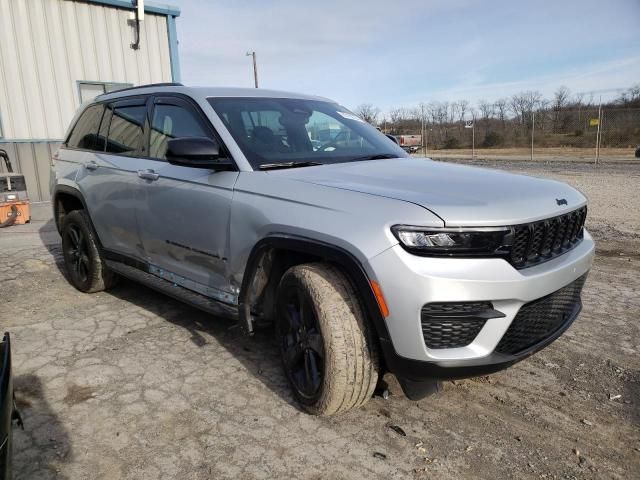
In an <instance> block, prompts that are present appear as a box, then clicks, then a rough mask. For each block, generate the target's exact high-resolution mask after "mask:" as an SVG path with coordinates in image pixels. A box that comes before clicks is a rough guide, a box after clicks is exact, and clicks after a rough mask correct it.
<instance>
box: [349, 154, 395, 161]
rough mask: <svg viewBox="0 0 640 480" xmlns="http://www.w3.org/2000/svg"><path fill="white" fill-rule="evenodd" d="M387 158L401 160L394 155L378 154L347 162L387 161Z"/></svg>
mask: <svg viewBox="0 0 640 480" xmlns="http://www.w3.org/2000/svg"><path fill="white" fill-rule="evenodd" d="M389 158H402V157H398V155H396V154H394V153H378V154H375V155H365V156H363V157H356V158H352V159H351V160H349V161H350V162H358V161H360V160H387V159H389Z"/></svg>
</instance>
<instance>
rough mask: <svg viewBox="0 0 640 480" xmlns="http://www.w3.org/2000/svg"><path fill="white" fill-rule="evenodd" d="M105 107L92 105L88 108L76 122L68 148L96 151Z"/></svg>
mask: <svg viewBox="0 0 640 480" xmlns="http://www.w3.org/2000/svg"><path fill="white" fill-rule="evenodd" d="M103 111H104V105H92V106H90V107H89V108H87V109H86V110H85V111H84V113H83V114H82V115H80V118H79V119H78V121H77V122H76V125H75V127H73V130H72V132H71V135H69V139H68V140H67V146H68V147H70V148H81V149H83V150H96V147H97V140H98V128H100V120H101V119H102V112H103Z"/></svg>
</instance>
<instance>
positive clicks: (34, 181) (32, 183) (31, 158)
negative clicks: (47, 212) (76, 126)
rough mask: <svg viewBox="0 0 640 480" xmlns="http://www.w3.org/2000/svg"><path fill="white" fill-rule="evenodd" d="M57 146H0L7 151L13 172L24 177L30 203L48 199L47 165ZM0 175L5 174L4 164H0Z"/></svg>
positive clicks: (42, 144)
mask: <svg viewBox="0 0 640 480" xmlns="http://www.w3.org/2000/svg"><path fill="white" fill-rule="evenodd" d="M59 146H60V143H58V142H47V143H44V142H43V143H3V144H0V148H2V149H3V150H6V151H7V154H8V155H9V159H10V160H11V164H12V166H13V170H14V171H16V172H19V173H22V174H23V175H24V178H25V181H26V182H27V192H29V199H30V200H31V201H32V202H44V201H47V200H49V199H50V196H49V168H50V167H49V165H50V162H51V156H52V155H53V154H54V153H55V151H56V150H57V149H58V147H59ZM1 173H6V168H5V166H4V162H0V174H1Z"/></svg>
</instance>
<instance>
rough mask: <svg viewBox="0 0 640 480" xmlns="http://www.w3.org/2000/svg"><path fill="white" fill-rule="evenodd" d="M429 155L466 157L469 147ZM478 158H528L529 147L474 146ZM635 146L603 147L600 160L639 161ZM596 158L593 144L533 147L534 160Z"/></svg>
mask: <svg viewBox="0 0 640 480" xmlns="http://www.w3.org/2000/svg"><path fill="white" fill-rule="evenodd" d="M427 153H428V155H427V156H429V157H432V158H442V159H452V158H457V159H466V158H469V157H471V147H469V148H456V149H447V150H432V149H429V150H428V152H427ZM475 153H476V156H477V158H478V159H479V160H530V159H531V149H530V148H526V147H525V148H476V151H475ZM634 153H635V147H628V148H616V147H603V148H601V149H600V154H599V160H600V161H601V162H604V163H607V162H625V161H632V162H640V159H636V158H635V157H634ZM595 158H596V149H595V145H594V147H593V148H576V147H537V146H534V148H533V159H534V161H538V162H539V161H552V162H557V161H560V162H572V163H573V162H594V161H595Z"/></svg>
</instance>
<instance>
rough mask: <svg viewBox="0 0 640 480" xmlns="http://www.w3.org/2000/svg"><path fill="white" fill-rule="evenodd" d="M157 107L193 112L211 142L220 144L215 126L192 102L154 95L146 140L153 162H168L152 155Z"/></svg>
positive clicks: (150, 103) (170, 96) (150, 104)
mask: <svg viewBox="0 0 640 480" xmlns="http://www.w3.org/2000/svg"><path fill="white" fill-rule="evenodd" d="M157 105H171V106H174V107H180V108H184V109H185V110H187V111H189V112H191V113H192V114H193V116H194V117H195V119H196V121H197V122H198V123H199V124H200V126H201V127H202V130H204V131H205V132H206V133H207V136H208V137H209V138H210V139H211V140H215V141H217V142H218V144H220V142H219V140H218V139H217V138H216V137H215V134H214V131H213V125H211V122H210V121H209V119H208V118H206V117H205V116H204V115H203V114H202V112H199V111H198V110H197V109H195V108H194V105H192V104H191V103H190V102H188V101H186V100H185V99H183V98H179V97H174V96H172V95H164V94H163V95H154V96H153V100H152V101H151V102H149V106H150V109H149V118H148V121H149V131H148V132H147V133H148V135H147V138H146V143H147V145H148V148H147V152H148V155H149V158H151V159H153V160H157V161H159V162H167V159H166V158H158V157H154V156H152V155H151V131H152V130H153V116H154V115H155V112H156V106H157Z"/></svg>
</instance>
